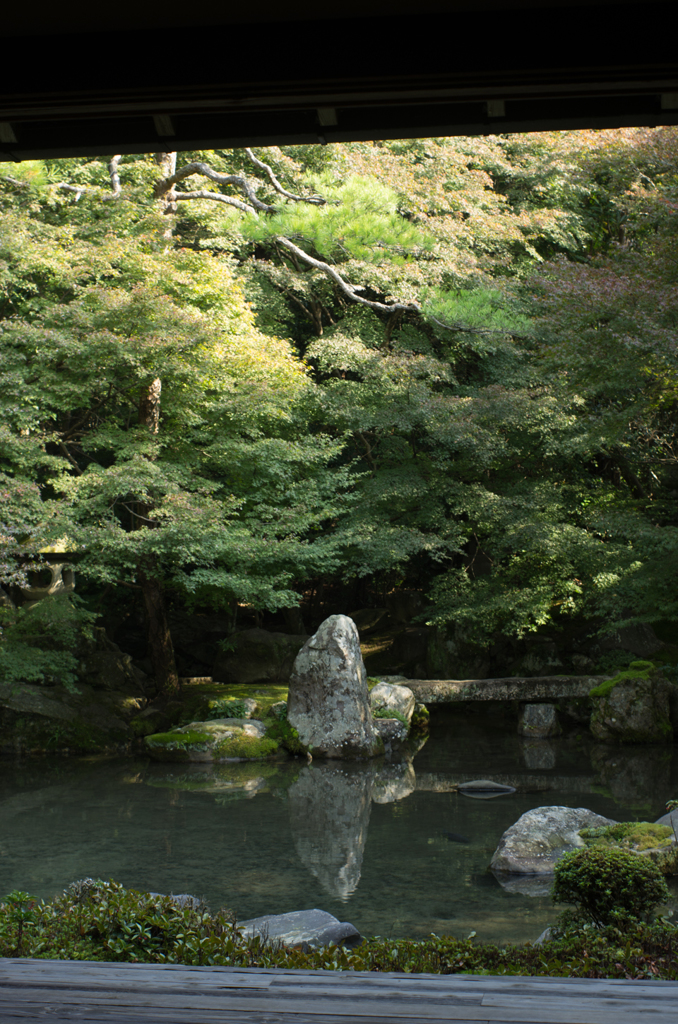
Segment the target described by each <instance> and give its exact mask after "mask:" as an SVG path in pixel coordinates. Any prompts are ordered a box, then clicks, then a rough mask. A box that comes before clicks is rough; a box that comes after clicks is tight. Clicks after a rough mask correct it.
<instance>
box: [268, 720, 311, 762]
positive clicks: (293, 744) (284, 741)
mask: <svg viewBox="0 0 678 1024" xmlns="http://www.w3.org/2000/svg"><path fill="white" fill-rule="evenodd" d="M266 735H267V736H268V737H269V739H272V740H275V741H276V742H277V743H279V744H280V745H281V746H283V747H284V748H285V750H288V751H289V752H290V754H296V755H297V756H301V755H304V754H306V753H308V747H306V746H304V744H303V743H302V742H301V740H300V739H299V733H298V732H297V730H296V729H295V728H294V726H292V725H290V723H289V722H288V721H287V719H284V720H283V721H274V722H272V723H271V724H270V725H268V727H267V729H266Z"/></svg>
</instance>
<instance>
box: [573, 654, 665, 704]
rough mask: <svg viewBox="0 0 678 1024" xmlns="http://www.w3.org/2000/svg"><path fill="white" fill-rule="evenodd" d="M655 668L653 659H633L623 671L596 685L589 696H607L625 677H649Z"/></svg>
mask: <svg viewBox="0 0 678 1024" xmlns="http://www.w3.org/2000/svg"><path fill="white" fill-rule="evenodd" d="M654 668H655V666H654V664H653V662H651V661H632V662H631V664H630V665H629V667H628V668H627V669H624V671H623V672H618V673H617V675H616V676H613V677H612V679H606V680H605V682H604V683H600V684H599V685H598V686H594V688H593V689H592V690H591V691H590V693H589V697H607V695H608V694H609V693H610V691H611V690H613V689H614V688H615V686H616V685H617V683H621V682H623V681H624V679H649V678H650V675H651V673H652V672H653V671H654Z"/></svg>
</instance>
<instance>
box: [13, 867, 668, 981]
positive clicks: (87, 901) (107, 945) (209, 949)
mask: <svg viewBox="0 0 678 1024" xmlns="http://www.w3.org/2000/svg"><path fill="white" fill-rule="evenodd" d="M0 956H9V957H14V956H23V957H36V958H46V959H66V960H100V961H103V960H106V961H120V962H128V963H157V964H187V965H207V966H209V965H215V966H217V965H227V966H233V967H282V968H287V969H290V968H305V969H307V970H308V969H320V970H355V971H395V972H403V973H434V974H518V975H550V976H554V977H581V978H663V979H670V980H678V929H676V928H674V927H673V926H672V925H670V924H668V923H667V922H666V921H665V920H663V919H660V920H658V921H655V922H653V923H647V922H645V921H642V920H639V919H631V918H628V919H627V921H626V923H625V926H624V928H623V929H622V928H619V927H617V926H615V925H607V926H605V927H602V928H597V927H594V926H592V925H590V924H589V925H580V926H578V927H569V928H568V929H566V930H564V931H563V932H562V933H561V934H559V935H558V934H557V935H556V937H555V938H554V939H553V940H552V941H550V942H548V943H546V944H545V945H535V944H532V943H526V944H525V945H522V946H519V945H508V946H498V945H495V944H491V943H485V944H483V943H479V942H477V941H475V939H474V937H473V935H472V936H469V937H468V938H464V939H457V938H453V937H451V936H438V935H430V936H429V937H428V938H426V939H423V940H412V939H383V938H380V937H378V936H377V937H374V938H370V939H366V940H365V941H364V942H363V943H362V944H361V945H360V946H358V947H357V948H355V949H351V950H346V949H343V948H341V947H337V946H333V945H331V946H328V947H325V948H322V949H315V950H314V949H311V950H303V949H299V948H285V947H282V946H280V945H276V944H273V943H263V942H261V940H260V939H258V938H245V937H244V936H243V935H242V933H241V932H240V931H239V930H238V926H237V921H236V920H235V918H234V916H233V915H232V914H231V913H230V912H229V911H227V910H220V911H219V912H218V913H216V914H210V913H209V911H208V910H207V908H206V907H205V906H204V905H203V904H201V903H199V902H197V901H195V902H189V903H187V904H186V905H184V906H180V905H178V904H177V903H176V902H175V901H174V900H173V899H172V898H171V897H169V896H151V895H150V894H148V893H141V892H137V891H135V890H131V889H125V888H124V887H123V886H122V885H120V884H118V883H116V882H113V881H110V882H102V881H100V880H96V881H95V880H91V879H87V880H84V882H79V883H75V884H74V885H72V886H70V887H69V888H68V889H67V890H66V891H65V892H64V893H63V894H62V895H61V896H58V897H56V898H55V899H52V900H37V899H35V898H34V897H32V896H30V895H29V894H28V893H26V892H19V891H15V892H13V893H10V894H9V895H8V896H5V897H4V898H3V899H2V900H1V901H0Z"/></svg>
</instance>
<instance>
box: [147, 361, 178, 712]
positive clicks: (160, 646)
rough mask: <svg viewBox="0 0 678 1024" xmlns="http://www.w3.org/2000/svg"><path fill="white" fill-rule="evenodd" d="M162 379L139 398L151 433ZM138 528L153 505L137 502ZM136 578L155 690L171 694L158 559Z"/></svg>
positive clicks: (170, 653) (173, 667)
mask: <svg viewBox="0 0 678 1024" xmlns="http://www.w3.org/2000/svg"><path fill="white" fill-rule="evenodd" d="M161 391H162V382H161V380H160V378H159V377H156V379H155V380H154V381H153V382H152V383H151V384H150V385H149V386H148V388H146V390H145V391H144V392H143V394H142V395H141V398H140V400H139V423H140V424H141V425H142V426H144V427H146V428H147V430H148V431H149V432H150V433H151V434H157V433H158V430H159V427H160V394H161ZM137 511H138V514H139V519H138V529H141V527H142V526H144V525H145V526H147V527H150V528H152V523H151V522H149V520H151V519H152V512H153V510H152V508H151V507H150V506H148V505H142V504H141V503H139V506H138V509H137ZM137 579H138V580H139V584H140V586H141V589H142V592H143V595H144V602H145V604H146V614H147V617H148V647H149V652H150V656H151V663H152V665H153V674H154V676H155V682H156V686H157V689H158V693H159V694H162V695H163V696H165V697H170V696H172V695H173V694H176V693H178V691H179V673H178V672H177V664H176V660H175V657H174V645H173V643H172V634H171V633H170V628H169V622H168V621H167V611H166V608H165V594H164V590H163V586H162V582H161V580H160V572H159V569H158V563H157V560H156V559H155V558H154V557H152V556H151V557H150V558H148V559H146V560H145V561H144V563H143V565H140V566H139V567H138V570H137Z"/></svg>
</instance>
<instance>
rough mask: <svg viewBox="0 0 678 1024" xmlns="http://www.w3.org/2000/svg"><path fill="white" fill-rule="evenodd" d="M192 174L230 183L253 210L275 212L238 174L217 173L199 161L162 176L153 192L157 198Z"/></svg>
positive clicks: (177, 194)
mask: <svg viewBox="0 0 678 1024" xmlns="http://www.w3.org/2000/svg"><path fill="white" fill-rule="evenodd" d="M192 174H202V175H203V176H204V177H205V178H209V179H210V181H214V182H216V183H217V185H232V186H233V187H234V188H237V189H240V191H241V192H242V193H243V195H245V196H246V198H247V200H248V202H249V203H250V205H251V206H252V207H254V209H255V210H261V211H262V212H263V213H275V207H274V206H269V204H268V203H262V201H261V199H259V198H258V197H257V194H256V192H255V190H254V188H253V187H252V185H251V184H250V182H249V181H248V180H247V178H244V177H242V175H240V174H219V172H218V171H215V170H213V168H211V167H210V166H209V164H204V163H202V162H201V161H197V160H196V161H194V162H193V163H190V164H185V165H184V167H180V168H179V170H178V171H176V172H175V173H174V174H172V175H170V177H168V178H162V179H161V180H160V181H158V182H157V183H156V186H155V194H156V196H157V197H158V198H161V197H162V196H164V195H167V193H168V192H171V191H173V189H174V186H175V185H177V184H178V183H179V182H180V181H183V180H184V179H185V178H190V176H191V175H192ZM179 194H180V193H176V194H175V195H174V196H173V198H175V199H176V198H178V196H179Z"/></svg>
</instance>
